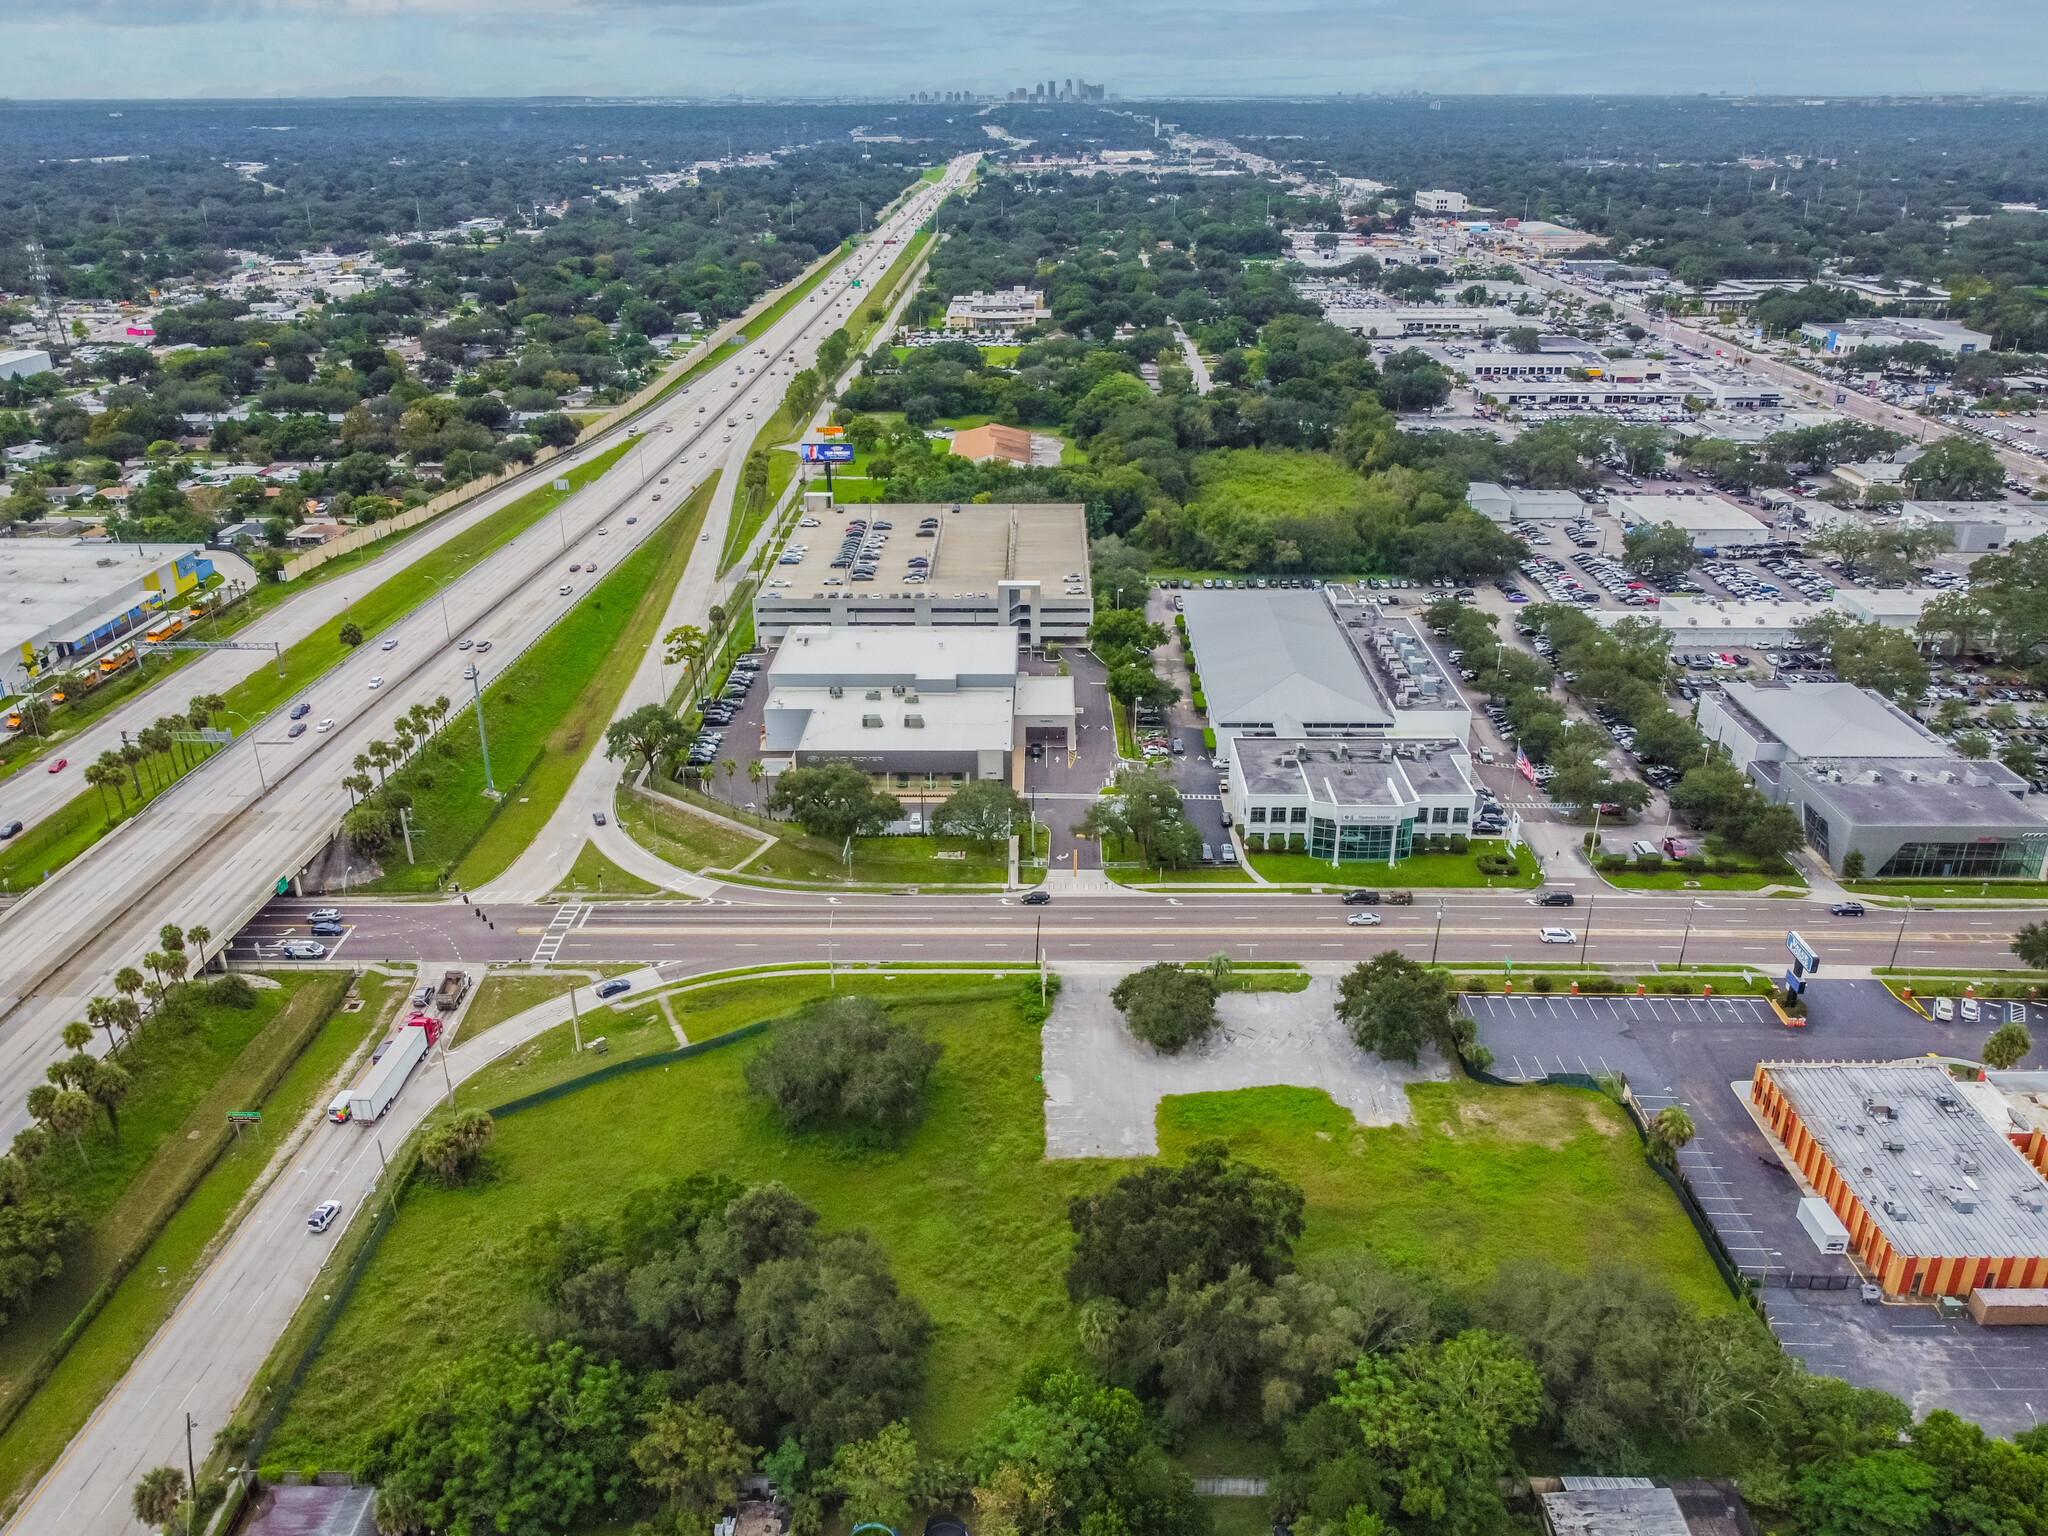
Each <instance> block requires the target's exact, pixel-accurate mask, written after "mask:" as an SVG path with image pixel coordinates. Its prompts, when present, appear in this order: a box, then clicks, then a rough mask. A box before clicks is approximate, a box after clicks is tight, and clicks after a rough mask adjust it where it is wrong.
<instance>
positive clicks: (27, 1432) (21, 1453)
mask: <svg viewBox="0 0 2048 1536" xmlns="http://www.w3.org/2000/svg"><path fill="white" fill-rule="evenodd" d="M279 981H280V985H279V986H277V987H275V988H268V987H259V988H258V989H257V991H256V1002H255V1006H253V1007H251V1008H248V1009H234V1008H225V1007H218V1006H209V1007H202V1008H200V1009H199V1010H197V1012H196V1021H195V1023H194V1025H193V1027H192V1028H191V1029H189V1030H179V1031H177V1032H172V1031H170V1030H168V1029H167V1030H166V1031H164V1033H163V1035H162V1037H161V1038H158V1039H155V1040H151V1039H150V1038H149V1032H148V1031H145V1032H144V1034H142V1035H140V1036H138V1037H137V1038H136V1041H135V1042H134V1044H132V1045H131V1046H130V1047H129V1048H128V1050H127V1051H126V1052H124V1053H123V1060H124V1063H125V1064H127V1065H128V1066H130V1068H131V1070H134V1071H135V1072H136V1074H137V1088H136V1091H135V1093H134V1095H133V1096H132V1097H131V1100H130V1102H129V1104H128V1105H126V1106H124V1110H123V1113H122V1139H121V1141H120V1142H119V1143H118V1144H115V1143H113V1142H112V1139H111V1136H110V1135H109V1134H107V1133H99V1134H95V1135H93V1136H90V1137H88V1138H87V1140H88V1146H89V1148H90V1150H91V1152H92V1155H93V1162H92V1163H91V1165H90V1166H89V1167H83V1168H80V1169H79V1170H77V1174H78V1177H77V1178H76V1180H75V1186H76V1187H75V1193H76V1195H77V1198H78V1200H79V1203H80V1206H81V1208H82V1209H83V1210H84V1211H86V1212H87V1214H88V1216H89V1218H90V1219H91V1223H92V1224H91V1226H90V1227H89V1229H88V1230H87V1232H86V1233H85V1234H84V1236H83V1237H82V1238H81V1240H80V1241H79V1242H78V1243H77V1244H76V1245H74V1248H73V1250H72V1251H71V1252H69V1253H67V1255H66V1264H65V1270H64V1273H63V1274H62V1275H61V1276H60V1277H59V1278H58V1279H57V1280H56V1281H54V1282H52V1284H51V1285H50V1287H49V1288H48V1289H47V1290H45V1291H44V1292H42V1293H41V1294H40V1295H39V1296H38V1297H37V1298H36V1299H35V1301H34V1302H33V1303H32V1304H31V1306H30V1308H29V1310H28V1311H27V1313H26V1314H25V1315H23V1316H22V1317H20V1318H18V1319H16V1320H15V1321H14V1322H13V1323H12V1324H10V1325H9V1327H8V1329H7V1331H6V1332H5V1334H4V1335H0V1391H4V1392H5V1398H4V1399H0V1405H4V1406H0V1411H4V1412H5V1413H6V1415H7V1427H6V1429H5V1431H4V1433H0V1507H4V1508H12V1507H13V1505H14V1504H15V1503H16V1502H18V1501H19V1499H20V1498H21V1497H22V1496H23V1495H25V1494H26V1493H27V1491H28V1490H29V1488H31V1487H32V1486H33V1485H34V1483H35V1481H36V1479H37V1478H38V1477H40V1476H41V1475H42V1472H43V1470H44V1469H45V1468H46V1467H47V1466H48V1465H49V1464H50V1462H51V1461H53V1460H54V1459H55V1458H56V1456H57V1455H58V1453H60V1452H61V1451H62V1450H63V1448H64V1446H65V1445H66V1444H67V1443H68V1442H69V1440H70V1439H71V1437H72V1435H74V1434H75V1433H76V1432H77V1430H78V1428H79V1426H80V1425H82V1424H83V1423H84V1422H85V1420H86V1418H87V1417H88V1416H89V1415H90V1414H91V1412H92V1411H93V1409H94V1408H95V1407H96V1406H98V1404H99V1403H100V1401H101V1400H102V1399H103V1398H104V1397H105V1396H106V1394H107V1392H108V1391H110V1390H111V1389H112V1387H113V1385H114V1383H115V1382H116V1381H118V1380H119V1379H120V1377H121V1375H122V1373H123V1372H125V1371H126V1370H127V1368H128V1366H129V1365H130V1364H131V1363H132V1362H133V1360H134V1359H135V1357H136V1356H137V1355H138V1354H139V1353H140V1352H141V1351H142V1349H143V1347H144V1346H145V1345H147V1343H148V1342H149V1340H150V1338H151V1337H153V1336H154V1334H155V1332H156V1330H157V1328H158V1327H159V1326H160V1325H161V1323H162V1322H163V1320H164V1318H166V1317H167V1316H169V1314H170V1312H171V1309H172V1308H173V1307H174V1306H176V1304H177V1302H178V1300H179V1299H180V1298H181V1297H182V1296H183V1295H184V1293H185V1291H186V1290H187V1289H188V1288H189V1287H190V1285H191V1284H192V1282H193V1281H194V1280H196V1279H197V1278H198V1276H199V1274H200V1272H201V1270H202V1268H203V1266H204V1263H205V1261H206V1259H207V1258H208V1257H209V1256H210V1253H211V1250H212V1248H213V1246H214V1244H215V1242H216V1241H217V1239H218V1238H219V1237H220V1236H221V1235H222V1233H223V1231H224V1230H225V1228H226V1225H227V1223H228V1221H229V1218H230V1217H231V1216H232V1214H233V1213H234V1211H235V1210H236V1209H237V1208H238V1207H239V1206H240V1204H241V1202H242V1200H243V1199H244V1198H245V1197H246V1195H247V1194H248V1192H249V1191H250V1189H251V1188H253V1187H254V1185H255V1183H256V1181H257V1179H258V1178H259V1177H260V1176H261V1175H262V1173H263V1171H264V1169H265V1168H266V1167H268V1165H269V1164H270V1161H271V1159H272V1158H273V1157H274V1155H275V1154H276V1152H277V1150H278V1148H279V1147H280V1146H281V1145H282V1143H283V1140H284V1138H285V1137H286V1136H287V1135H288V1134H289V1132H290V1129H291V1128H292V1127H293V1126H295V1125H296V1124H297V1123H298V1122H299V1120H300V1119H301V1118H303V1116H304V1115H305V1114H306V1113H307V1112H308V1111H309V1110H310V1109H311V1108H312V1106H313V1104H314V1102H315V1101H316V1098H317V1095H318V1093H319V1091H320V1089H321V1088H323V1087H324V1086H325V1085H326V1084H327V1083H328V1082H329V1080H330V1079H332V1078H333V1077H334V1076H335V1074H336V1073H337V1072H338V1071H339V1069H340V1068H341V1066H342V1065H343V1063H345V1062H346V1061H347V1060H348V1059H349V1057H350V1056H351V1055H353V1054H354V1052H355V1051H356V1049H357V1048H358V1047H359V1046H360V1045H361V1044H362V1043H363V1042H364V1041H365V1040H366V1039H367V1038H368V1037H369V1035H370V1033H371V1032H372V1031H373V1030H380V1029H381V1028H382V1026H383V1024H384V1022H386V1020H387V1019H388V1017H389V1014H390V1011H391V1009H392V1008H393V1007H395V1004H396V1000H397V991H396V990H395V989H396V988H397V985H398V984H397V983H390V984H389V985H388V986H387V984H386V983H385V982H384V980H383V979H382V978H377V977H366V978H365V980H364V983H363V994H362V995H363V998H364V1004H365V1006H364V1007H363V1008H362V1009H361V1010H360V1011H358V1012H354V1013H342V1012H337V1011H336V1006H337V1005H338V1004H339V1002H340V1000H341V997H342V994H343V992H344V991H345V990H346V988H347V985H348V978H347V976H346V975H343V974H338V973H333V972H305V973H300V974H296V975H289V976H285V977H282V978H279ZM273 1085H274V1086H273ZM258 1108H260V1109H262V1110H263V1111H264V1120H263V1122H262V1126H263V1127H264V1128H263V1129H261V1130H258V1131H252V1132H246V1133H244V1135H243V1136H242V1137H241V1138H240V1139H239V1140H236V1141H232V1142H228V1143H226V1145H225V1146H224V1145H223V1138H224V1136H225V1132H224V1130H223V1124H224V1118H225V1115H226V1112H227V1111H228V1110H230V1109H258ZM68 1153H69V1149H68V1148H59V1149H53V1151H52V1154H51V1156H52V1158H53V1159H58V1163H57V1166H59V1167H62V1166H63V1165H62V1159H61V1156H60V1154H62V1155H68ZM66 1171H67V1172H70V1171H71V1170H66ZM142 1243H146V1244H147V1246H146V1247H144V1248H142V1249H141V1251H140V1252H139V1253H138V1252H137V1248H138V1245H139V1244H142ZM81 1319H83V1321H81Z"/></svg>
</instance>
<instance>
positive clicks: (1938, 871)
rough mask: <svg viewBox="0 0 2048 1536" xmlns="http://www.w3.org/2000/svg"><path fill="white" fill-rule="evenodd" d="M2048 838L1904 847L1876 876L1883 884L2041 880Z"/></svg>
mask: <svg viewBox="0 0 2048 1536" xmlns="http://www.w3.org/2000/svg"><path fill="white" fill-rule="evenodd" d="M2044 854H2048V835H2030V836H2026V837H2012V838H1994V839H1992V840H1990V841H1988V842H1969V843H1904V844H1901V845H1900V848H1899V851H1898V852H1897V853H1895V854H1893V855H1892V856H1891V857H1890V858H1889V859H1887V860H1886V861H1885V866H1884V868H1883V869H1880V870H1879V871H1878V872H1877V876H1878V878H1879V879H1880V880H1899V879H1912V878H1914V877H1932V878H1934V879H1937V880H1952V879H1993V878H1998V877H2001V876H2003V877H2007V878H2012V877H2017V878H2020V879H2027V880H2032V879H2036V878H2038V877H2039V876H2040V873H2041V859H2042V856H2043V855H2044Z"/></svg>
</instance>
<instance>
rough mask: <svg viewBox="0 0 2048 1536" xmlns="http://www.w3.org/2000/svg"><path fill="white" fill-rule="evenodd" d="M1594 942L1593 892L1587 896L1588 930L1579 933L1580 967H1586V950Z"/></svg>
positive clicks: (1582, 968) (1581, 968)
mask: <svg viewBox="0 0 2048 1536" xmlns="http://www.w3.org/2000/svg"><path fill="white" fill-rule="evenodd" d="M1592 943H1593V894H1592V893H1590V892H1589V893H1588V894H1587V896H1586V931H1585V932H1584V933H1582V934H1580V935H1579V969H1580V970H1584V969H1585V968H1586V951H1587V949H1589V948H1590V947H1591V946H1592Z"/></svg>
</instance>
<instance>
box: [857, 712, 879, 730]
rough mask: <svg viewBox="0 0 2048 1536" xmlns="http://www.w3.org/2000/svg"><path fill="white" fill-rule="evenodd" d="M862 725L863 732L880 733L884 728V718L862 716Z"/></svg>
mask: <svg viewBox="0 0 2048 1536" xmlns="http://www.w3.org/2000/svg"><path fill="white" fill-rule="evenodd" d="M860 723H861V728H862V729H863V730H869V731H879V730H880V729H881V728H882V717H881V716H880V715H862V716H861V717H860Z"/></svg>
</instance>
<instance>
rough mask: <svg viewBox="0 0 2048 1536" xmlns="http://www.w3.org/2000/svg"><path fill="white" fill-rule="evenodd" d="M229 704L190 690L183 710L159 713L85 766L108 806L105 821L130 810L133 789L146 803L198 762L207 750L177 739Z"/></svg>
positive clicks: (206, 723) (207, 722) (202, 725)
mask: <svg viewBox="0 0 2048 1536" xmlns="http://www.w3.org/2000/svg"><path fill="white" fill-rule="evenodd" d="M227 702H228V701H227V700H226V699H224V698H222V697H221V696H220V695H219V694H217V693H201V694H194V695H193V696H192V699H191V701H190V702H189V703H187V704H186V706H185V713H184V714H182V715H160V716H158V717H157V719H156V720H155V721H153V722H152V723H151V724H149V725H147V726H144V727H143V728H142V729H141V730H139V731H137V732H136V733H135V736H134V738H133V739H132V740H130V739H128V738H126V737H125V736H124V738H123V739H122V742H121V745H120V746H119V747H118V748H111V747H110V748H109V749H108V750H106V751H105V752H102V753H101V754H100V755H99V758H98V760H97V761H95V762H90V763H87V764H86V765H85V782H86V783H87V784H89V785H91V786H92V787H93V788H94V789H96V790H98V791H99V792H100V804H101V806H102V807H103V808H104V809H105V810H106V813H107V821H108V823H109V825H111V824H112V823H113V821H114V819H115V817H116V815H117V813H118V811H125V810H126V809H127V808H128V796H129V792H130V791H131V790H132V791H133V792H134V795H135V799H136V801H137V802H138V803H147V802H148V800H149V799H150V797H151V796H153V795H155V794H156V793H157V792H158V791H160V790H161V789H163V788H164V786H165V785H168V784H170V783H172V782H174V781H175V780H176V779H178V778H179V777H180V776H181V775H182V774H184V773H185V772H186V771H187V770H189V769H190V768H191V767H192V765H193V764H194V763H195V762H197V761H198V760H199V758H200V756H201V754H202V752H203V751H204V750H205V749H203V748H201V747H199V746H197V745H195V744H193V743H189V742H185V741H180V740H179V739H178V738H179V737H180V736H183V735H188V734H190V733H191V732H193V731H199V730H204V729H205V728H206V727H207V726H209V725H211V724H212V723H213V721H214V719H215V717H217V716H218V715H219V714H220V712H221V711H223V710H225V709H226V708H227ZM166 758H168V759H169V762H168V763H166V762H165V759H166ZM145 779H146V780H147V781H148V787H147V788H145V787H144V780H145ZM109 790H112V791H113V792H114V795H113V797H109V795H108V793H107V792H108V791H109Z"/></svg>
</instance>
